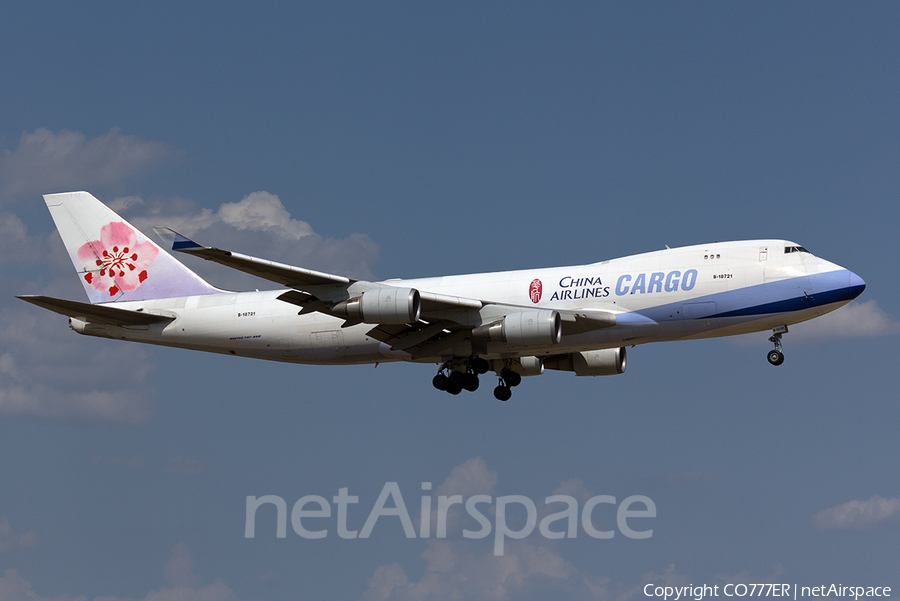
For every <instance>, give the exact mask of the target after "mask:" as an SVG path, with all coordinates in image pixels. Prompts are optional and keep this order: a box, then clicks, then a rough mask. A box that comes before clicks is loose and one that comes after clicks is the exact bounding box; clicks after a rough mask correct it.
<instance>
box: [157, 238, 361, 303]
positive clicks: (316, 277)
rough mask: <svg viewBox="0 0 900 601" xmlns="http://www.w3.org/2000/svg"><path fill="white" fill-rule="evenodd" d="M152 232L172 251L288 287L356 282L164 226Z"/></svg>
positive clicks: (300, 287) (301, 287)
mask: <svg viewBox="0 0 900 601" xmlns="http://www.w3.org/2000/svg"><path fill="white" fill-rule="evenodd" d="M153 231H155V232H156V233H157V235H158V236H159V237H160V238H162V239H163V240H164V241H165V242H166V244H167V245H168V246H169V247H170V248H171V249H172V250H176V251H178V252H183V253H186V254H189V255H194V256H195V257H200V258H202V259H206V260H207V261H213V262H215V263H221V264H222V265H227V266H228V267H231V268H233V269H237V270H238V271H243V272H244V273H249V274H251V275H255V276H258V277H261V278H263V279H266V280H270V281H272V282H277V283H279V284H281V285H283V286H290V287H291V288H299V289H301V290H302V289H303V288H306V287H308V286H322V285H326V286H327V285H332V286H333V285H335V284H337V285H341V284H352V283H353V282H354V281H355V280H351V279H350V278H347V277H344V276H342V275H332V274H330V273H322V272H321V271H313V270H312V269H304V268H302V267H294V266H292V265H285V264H284V263H276V262H274V261H269V260H267V259H258V258H256V257H251V256H249V255H242V254H240V253H236V252H231V251H230V250H223V249H221V248H213V247H210V246H201V245H200V244H197V243H196V242H194V241H193V240H191V239H190V238H187V237H185V236H182V235H181V234H179V233H178V232H176V231H174V230H171V229H169V228H167V227H155V228H153Z"/></svg>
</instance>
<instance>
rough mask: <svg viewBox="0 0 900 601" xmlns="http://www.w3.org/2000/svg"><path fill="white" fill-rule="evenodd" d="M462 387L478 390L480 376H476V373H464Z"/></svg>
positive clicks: (473, 390) (472, 390)
mask: <svg viewBox="0 0 900 601" xmlns="http://www.w3.org/2000/svg"><path fill="white" fill-rule="evenodd" d="M462 387H463V388H465V389H466V390H468V391H469V392H475V391H476V390H478V376H476V375H475V374H464V375H463V380H462Z"/></svg>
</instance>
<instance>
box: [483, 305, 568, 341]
mask: <svg viewBox="0 0 900 601" xmlns="http://www.w3.org/2000/svg"><path fill="white" fill-rule="evenodd" d="M472 338H474V339H476V340H490V341H493V342H506V343H508V344H512V345H515V346H543V345H548V344H557V343H558V342H559V341H560V339H561V338H562V320H561V319H560V317H559V313H558V312H556V311H549V310H535V311H523V312H521V313H511V314H510V315H507V316H506V317H504V318H503V319H501V320H500V321H497V322H494V323H491V324H486V325H483V326H478V327H477V328H475V329H473V330H472Z"/></svg>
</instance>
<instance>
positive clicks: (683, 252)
mask: <svg viewBox="0 0 900 601" xmlns="http://www.w3.org/2000/svg"><path fill="white" fill-rule="evenodd" d="M786 248H787V249H789V250H790V249H793V248H799V247H796V245H793V243H790V242H786V241H784V240H753V241H742V242H724V243H715V244H707V245H698V246H689V247H682V248H674V249H666V250H662V251H656V252H650V253H645V254H640V255H634V256H630V257H624V258H620V259H612V260H609V261H602V262H600V263H592V264H588V265H578V266H572V267H557V268H551V269H527V270H521V271H505V272H496V273H483V274H472V275H457V276H444V277H434V278H421V279H409V280H387V281H385V282H382V284H385V285H389V286H398V287H400V286H402V287H409V288H415V289H417V290H419V291H427V292H432V293H436V294H441V295H448V296H457V297H462V298H470V299H480V300H482V301H486V302H487V304H485V306H484V307H482V308H481V309H478V310H476V309H468V310H466V309H459V310H458V311H456V312H455V313H454V316H453V317H454V319H456V320H457V321H464V322H466V323H467V324H469V325H471V326H472V327H474V326H477V325H480V324H482V323H490V322H491V321H492V320H493V319H495V318H496V317H497V315H499V313H498V312H497V309H496V308H495V307H496V305H494V304H493V303H497V304H504V305H514V306H519V307H522V309H523V310H533V309H556V310H566V311H576V312H577V311H586V312H591V311H603V312H607V313H613V314H615V315H616V325H615V326H614V327H608V328H602V329H595V330H591V331H587V332H582V333H578V334H565V333H564V335H563V337H562V339H561V340H560V342H559V343H557V344H551V345H544V346H538V347H534V346H529V347H527V348H523V347H515V346H511V345H509V344H507V343H501V342H488V343H486V351H487V353H482V354H483V355H484V356H485V357H486V358H488V359H497V358H504V357H515V356H523V355H533V356H548V355H557V354H563V353H572V352H579V351H587V350H594V349H602V348H612V347H621V346H630V345H634V344H642V343H646V342H654V341H669V340H683V339H689V338H706V337H714V336H729V335H734V334H744V333H748V332H755V331H762V330H768V329H771V328H773V327H776V326H781V325H790V324H793V323H798V322H801V321H805V320H807V319H811V318H813V317H816V316H818V315H822V314H824V313H827V312H828V311H832V310H834V309H836V308H838V307H840V306H842V305H844V304H846V303H847V302H849V301H850V300H851V299H852V298H853V297H855V296H856V294H858V291H856V292H855V293H854V290H856V289H857V288H858V286H859V285H860V283H861V282H862V281H861V280H859V278H858V277H857V276H855V274H853V273H852V272H850V271H848V270H846V269H844V268H843V267H840V266H838V265H835V264H833V263H830V262H828V261H825V260H823V259H819V258H817V257H814V256H813V255H811V254H809V253H808V252H805V251H804V252H786V250H785V249H786ZM854 278H855V279H854ZM862 285H864V284H862ZM283 292H285V291H284V290H274V291H264V292H226V293H219V294H206V295H200V296H187V297H180V298H171V299H158V300H147V301H132V302H124V303H122V302H120V303H116V306H117V307H121V308H124V309H132V310H142V311H145V312H148V313H157V314H162V315H168V316H170V317H174V320H173V321H171V322H168V323H165V324H155V325H150V326H136V327H122V326H109V325H99V324H85V323H84V322H80V321H79V320H76V319H73V320H71V321H72V327H73V328H74V329H75V330H76V331H79V332H81V333H85V334H91V335H98V336H106V337H109V338H116V339H124V340H132V341H137V342H145V343H152V344H160V345H166V346H175V347H181V348H189V349H196V350H203V351H210V352H218V353H226V354H233V355H239V356H245V357H256V358H261V359H269V360H277V361H288V362H297V363H317V364H351V363H373V362H383V361H403V360H406V361H409V360H413V358H412V356H411V355H410V354H409V353H407V352H405V351H402V350H392V349H391V347H390V345H388V344H385V343H383V342H380V341H378V340H376V339H375V338H372V337H370V336H369V335H367V332H369V331H370V330H372V328H373V327H375V326H374V324H365V323H362V324H359V323H358V324H356V325H349V326H348V327H342V325H343V324H344V323H345V322H344V319H341V318H338V317H333V316H330V315H327V314H324V313H318V312H310V313H304V314H302V315H301V314H299V308H298V307H297V306H295V305H292V304H290V303H287V302H284V301H281V300H278V298H277V297H278V296H279V295H281V294H282V293H283ZM504 310H505V311H506V312H509V307H508V306H507V307H504ZM483 350H485V349H482V351H483ZM472 353H473V348H472V343H471V342H470V341H469V340H463V341H461V342H459V343H458V344H457V345H456V346H454V347H452V348H449V349H443V350H441V351H440V354H436V355H433V356H428V357H418V356H417V357H415V359H414V360H415V361H423V362H441V361H444V360H447V359H449V358H452V357H466V356H469V355H471V354H472Z"/></svg>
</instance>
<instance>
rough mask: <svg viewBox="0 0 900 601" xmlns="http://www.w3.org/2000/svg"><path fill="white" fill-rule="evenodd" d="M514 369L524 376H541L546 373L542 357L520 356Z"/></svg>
mask: <svg viewBox="0 0 900 601" xmlns="http://www.w3.org/2000/svg"><path fill="white" fill-rule="evenodd" d="M513 369H514V370H515V371H517V372H519V373H520V374H522V375H523V376H539V375H541V374H542V373H544V361H543V359H541V358H540V357H519V364H518V365H516V366H514V367H513Z"/></svg>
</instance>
